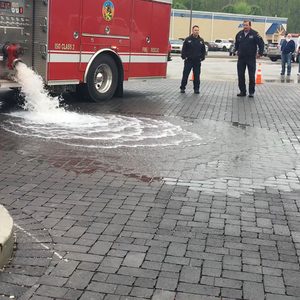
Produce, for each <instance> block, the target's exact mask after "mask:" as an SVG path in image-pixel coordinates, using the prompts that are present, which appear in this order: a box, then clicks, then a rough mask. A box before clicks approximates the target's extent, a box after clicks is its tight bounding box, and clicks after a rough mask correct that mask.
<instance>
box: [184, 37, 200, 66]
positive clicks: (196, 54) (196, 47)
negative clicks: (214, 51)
mask: <svg viewBox="0 0 300 300" xmlns="http://www.w3.org/2000/svg"><path fill="white" fill-rule="evenodd" d="M205 52H206V50H205V45H204V40H203V39H202V38H201V37H200V36H198V37H194V36H193V35H192V34H191V35H190V36H188V37H187V38H186V39H185V40H184V43H183V46H182V51H181V57H182V59H186V58H188V59H190V60H193V61H195V60H200V61H202V60H204V59H205Z"/></svg>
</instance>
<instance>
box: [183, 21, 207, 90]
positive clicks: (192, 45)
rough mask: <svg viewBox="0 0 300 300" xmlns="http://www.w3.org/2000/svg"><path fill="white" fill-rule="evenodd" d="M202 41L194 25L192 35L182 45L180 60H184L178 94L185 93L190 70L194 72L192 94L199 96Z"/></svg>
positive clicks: (203, 55)
mask: <svg viewBox="0 0 300 300" xmlns="http://www.w3.org/2000/svg"><path fill="white" fill-rule="evenodd" d="M205 52H206V49H205V44H204V40H203V39H202V38H201V37H200V36H199V26H197V25H194V26H193V28H192V34H191V35H190V36H188V37H187V38H186V39H185V40H184V43H183V46H182V51H181V58H182V59H183V60H184V68H183V74H182V80H181V85H180V92H181V93H185V87H186V85H187V81H188V77H189V75H190V72H191V70H192V69H193V72H194V80H193V84H194V93H195V94H199V88H200V72H201V62H202V61H203V60H204V59H205Z"/></svg>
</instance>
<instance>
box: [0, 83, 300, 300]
mask: <svg viewBox="0 0 300 300" xmlns="http://www.w3.org/2000/svg"><path fill="white" fill-rule="evenodd" d="M125 89H126V90H125V95H124V97H123V98H115V99H112V100H110V101H108V102H103V103H100V104H99V103H98V104H95V103H86V102H82V101H81V100H80V99H78V98H76V97H75V96H74V95H71V94H70V95H67V97H66V104H67V110H68V111H72V112H77V113H79V114H80V115H83V114H85V115H91V116H93V117H95V118H99V123H101V120H106V121H107V122H108V124H110V123H109V121H110V120H111V117H114V118H117V121H118V126H120V127H122V130H118V134H120V137H121V139H122V141H126V142H124V143H120V138H116V139H115V141H113V140H112V137H113V135H112V134H111V132H109V133H110V134H107V132H106V135H105V137H106V139H101V137H103V133H101V134H98V133H99V132H101V130H103V128H100V127H99V128H98V127H95V126H94V125H93V128H96V129H97V130H94V131H93V134H91V133H90V131H89V129H88V128H87V129H86V130H87V132H88V134H87V136H86V139H83V136H82V135H84V134H83V133H82V131H79V129H80V126H79V129H78V130H77V131H74V128H73V130H71V129H69V131H68V129H67V132H65V131H64V132H63V134H62V135H61V136H59V133H61V132H62V128H57V127H55V128H53V127H54V126H52V125H51V123H50V124H48V125H47V126H45V127H46V128H45V130H44V131H43V132H41V131H37V130H36V128H37V127H38V125H37V124H34V125H32V123H28V122H27V121H26V119H25V118H23V117H22V119H18V117H19V116H16V115H15V114H16V111H19V113H20V110H19V109H18V108H16V107H15V106H14V105H11V104H7V101H4V100H0V103H1V105H0V110H1V114H0V140H1V143H0V154H1V155H0V203H1V204H3V205H4V206H5V207H6V208H7V209H8V210H9V211H10V213H11V214H12V216H13V218H14V221H15V231H16V240H17V242H16V249H15V252H14V257H13V260H12V262H11V264H10V265H9V266H8V267H7V268H6V269H5V270H4V271H3V272H0V295H3V296H2V297H1V296H0V299H11V298H12V297H14V298H17V299H34V300H47V299H72V300H73V299H81V300H85V299H89V300H91V299H97V300H98V299H105V300H107V299H118V300H120V299H122V300H125V299H128V300H132V299H153V300H174V299H176V300H196V299H197V300H208V299H209V300H212V299H249V300H250V299H255V300H259V299H267V300H273V299H275V300H277V299H278V300H279V299H280V300H292V299H300V296H299V295H300V270H299V262H300V260H299V255H300V218H299V217H300V211H299V208H300V201H299V199H300V198H299V196H300V163H299V154H300V145H299V138H300V119H299V115H300V114H299V113H300V105H299V95H300V85H299V84H294V83H290V84H289V85H288V86H287V85H285V86H284V88H283V86H282V85H281V84H277V83H265V84H263V85H260V86H257V93H256V96H255V98H254V99H249V98H247V97H246V98H242V99H240V98H237V97H236V92H237V90H236V83H235V82H225V81H203V82H202V86H201V94H200V95H194V94H193V93H192V91H191V83H189V86H188V89H187V93H186V94H183V95H182V94H180V93H179V89H178V80H174V79H168V80H153V81H143V82H134V81H133V82H127V83H126V84H125ZM10 97H11V96H9V97H8V98H10ZM3 98H4V96H3V95H2V98H1V97H0V99H3ZM12 112H13V115H12V114H11V113H12ZM21 113H22V112H21ZM93 120H94V121H95V119H93ZM97 120H98V119H96V122H97ZM114 120H115V119H114ZM125 121H126V122H129V124H130V126H128V123H126V124H125V123H124V122H125ZM114 124H115V123H114ZM112 126H113V125H112ZM124 128H125V129H124ZM40 129H41V128H40V127H39V130H40ZM53 130H54V131H53ZM64 130H65V128H64ZM55 132H57V135H55V134H54V133H55ZM68 132H69V133H70V136H69V137H68V136H67V135H68ZM120 132H121V133H120ZM132 135H134V136H135V137H137V138H135V139H133V138H131V139H128V138H126V139H123V138H124V136H125V137H128V136H130V137H132Z"/></svg>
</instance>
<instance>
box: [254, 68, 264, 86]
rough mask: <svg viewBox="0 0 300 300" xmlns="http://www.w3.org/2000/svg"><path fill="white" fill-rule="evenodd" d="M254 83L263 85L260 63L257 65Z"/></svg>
mask: <svg viewBox="0 0 300 300" xmlns="http://www.w3.org/2000/svg"><path fill="white" fill-rule="evenodd" d="M255 83H256V84H262V83H263V79H262V72H261V63H259V64H258V69H257V72H256V80H255Z"/></svg>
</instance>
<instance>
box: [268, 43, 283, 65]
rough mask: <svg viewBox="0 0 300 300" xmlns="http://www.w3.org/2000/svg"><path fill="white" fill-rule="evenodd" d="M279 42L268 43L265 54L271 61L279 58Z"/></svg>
mask: <svg viewBox="0 0 300 300" xmlns="http://www.w3.org/2000/svg"><path fill="white" fill-rule="evenodd" d="M280 47H281V45H280V44H269V45H268V50H267V56H268V57H269V58H270V60H271V61H277V60H278V59H280V58H281V51H280Z"/></svg>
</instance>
